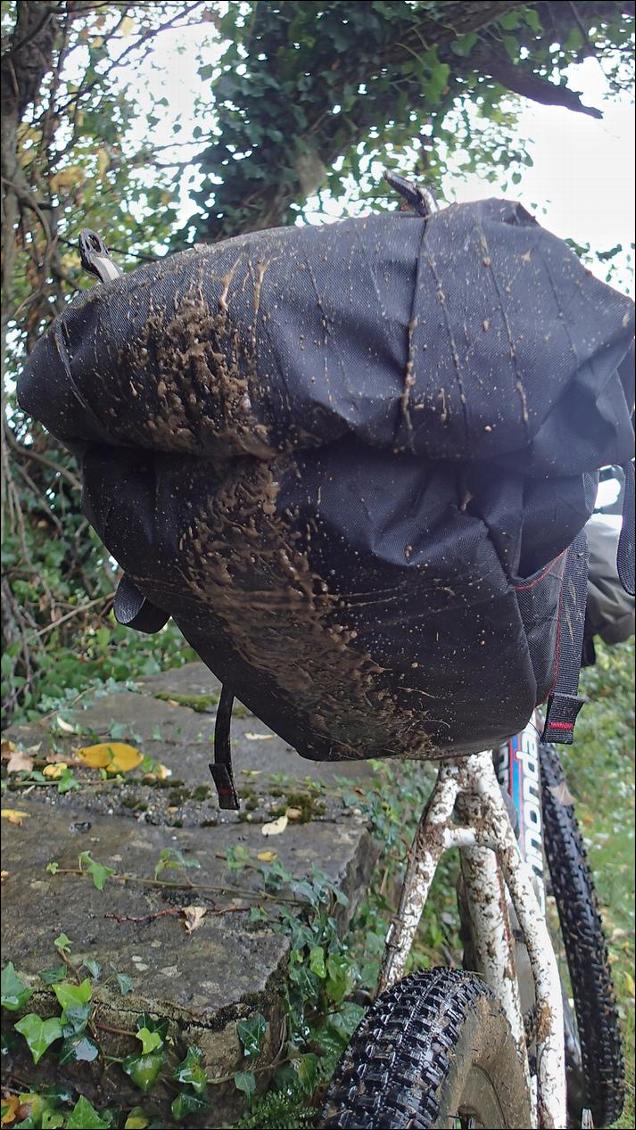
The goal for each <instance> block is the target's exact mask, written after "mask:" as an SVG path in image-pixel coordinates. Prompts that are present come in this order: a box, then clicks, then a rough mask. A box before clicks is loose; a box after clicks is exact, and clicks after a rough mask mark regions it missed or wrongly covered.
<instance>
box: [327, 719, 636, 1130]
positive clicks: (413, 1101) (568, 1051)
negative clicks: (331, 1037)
mask: <svg viewBox="0 0 636 1130" xmlns="http://www.w3.org/2000/svg"><path fill="white" fill-rule="evenodd" d="M539 721H540V720H539V718H538V716H537V715H534V716H533V718H532V719H531V720H530V722H529V723H528V725H527V727H526V728H525V730H524V731H523V732H522V733H521V734H518V735H516V736H515V737H514V738H511V739H510V740H509V741H508V742H507V743H505V744H504V745H503V746H502V747H500V749H499V750H498V751H497V753H496V755H495V756H494V757H493V753H492V751H485V752H482V753H477V754H474V755H471V756H469V757H467V758H464V759H461V760H459V759H458V760H456V761H443V762H442V763H441V764H440V768H439V773H438V777H437V782H436V784H435V787H434V789H433V792H432V795H431V797H430V799H429V801H428V803H427V805H426V807H425V809H424V811H423V813H422V816H421V819H420V822H419V825H418V828H417V831H416V833H415V837H414V840H413V844H412V847H411V850H410V854H409V858H408V863H407V868H406V874H405V877H404V883H403V886H402V891H401V896H400V902H399V908H398V911H397V914H396V915H395V918H394V919H393V922H392V924H391V927H390V929H389V933H388V935H387V939H386V946H385V951H384V957H383V961H382V965H381V969H380V975H379V980H378V987H377V996H376V1000H375V1002H374V1004H373V1005H372V1006H371V1008H370V1009H369V1011H368V1012H367V1013H366V1015H365V1017H364V1018H363V1020H362V1022H361V1024H360V1025H359V1027H358V1029H357V1031H356V1033H355V1034H354V1037H353V1039H352V1041H351V1044H350V1045H349V1048H348V1049H347V1051H346V1053H345V1055H344V1057H343V1059H342V1060H341V1062H340V1064H339V1066H338V1068H337V1069H336V1073H335V1076H334V1079H333V1081H332V1083H331V1085H330V1088H329V1090H328V1093H327V1098H326V1101H325V1105H324V1108H323V1115H322V1121H321V1123H320V1124H321V1125H322V1126H323V1127H369V1128H371V1127H421V1128H424V1127H442V1126H455V1127H489V1128H494V1127H565V1126H566V1125H567V1126H587V1127H590V1126H594V1125H596V1126H603V1125H608V1124H609V1123H610V1122H612V1121H614V1120H615V1119H616V1118H618V1117H619V1115H620V1112H621V1110H622V1105H623V1062H622V1046H621V1037H620V1031H619V1023H618V1016H617V1012H616V1006H615V1001H614V993H613V988H612V981H611V974H610V970H609V965H608V962H607V951H606V946H605V939H604V936H603V932H602V925H601V920H600V916H599V913H598V909H597V906H596V898H595V894H594V886H593V881H592V877H591V874H590V871H589V868H588V866H587V863H586V859H585V850H584V846H583V841H582V837H581V835H580V832H579V830H578V826H577V824H576V818H575V816H574V811H573V808H572V805H571V804H570V803H569V799H570V798H569V796H568V795H567V790H566V788H565V781H564V775H563V770H562V768H561V764H560V761H559V758H558V755H557V754H556V751H555V750H554V749H553V748H551V747H549V746H544V745H541V744H540V742H539V737H538V735H539V733H540V728H539V725H538V723H539ZM504 794H506V795H507V797H508V798H509V804H507V803H506V800H505V799H504ZM511 810H512V812H511ZM511 815H512V817H513V819H514V820H515V822H516V823H517V824H518V830H517V834H515V830H514V828H513V819H511ZM451 848H458V849H459V853H460V865H461V881H460V888H461V889H460V899H459V902H460V913H461V920H462V927H463V934H464V939H465V950H464V959H465V960H464V964H465V966H466V965H467V966H468V968H464V969H463V970H457V969H434V970H430V971H425V972H416V973H411V974H410V975H409V976H407V977H406V978H404V979H402V975H403V973H404V970H405V966H406V963H407V958H408V955H409V951H410V948H411V945H412V942H413V939H414V937H415V933H416V931H417V927H418V924H419V921H420V918H421V915H422V913H423V910H424V907H425V904H426V899H427V896H428V893H429V891H430V888H431V884H432V881H433V878H434V875H435V871H436V869H437V866H438V864H439V862H440V859H441V857H442V855H443V854H444V852H445V851H448V850H449V849H451ZM544 854H545V857H546V859H547V864H548V871H549V877H550V881H551V886H552V893H553V895H554V898H555V901H556V904H557V909H558V912H559V918H560V923H561V933H562V937H563V942H564V947H565V952H566V956H567V960H568V967H569V973H570V980H571V984H572V991H573V995H574V1004H575V1012H576V1022H575V1021H574V1017H573V1015H572V1012H571V1009H570V1006H569V1003H568V1000H567V997H566V995H565V992H564V988H563V984H562V981H561V977H560V974H559V968H558V964H557V958H556V955H555V950H554V945H553V942H552V939H551V937H550V933H549V930H548V925H547V921H546V915H545V902H546V897H545V896H546V883H545V872H544ZM566 1068H567V1070H566Z"/></svg>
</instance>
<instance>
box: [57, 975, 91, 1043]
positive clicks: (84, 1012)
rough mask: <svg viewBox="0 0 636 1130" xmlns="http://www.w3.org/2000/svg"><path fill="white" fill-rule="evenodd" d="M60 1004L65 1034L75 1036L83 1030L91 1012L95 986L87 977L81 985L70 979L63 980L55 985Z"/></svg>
mask: <svg viewBox="0 0 636 1130" xmlns="http://www.w3.org/2000/svg"><path fill="white" fill-rule="evenodd" d="M53 992H54V993H55V995H56V997H57V999H58V1001H59V1003H60V1005H61V1006H62V1009H63V1011H62V1016H61V1018H60V1019H61V1022H62V1026H63V1032H64V1035H65V1036H73V1035H75V1034H79V1033H81V1032H83V1030H84V1028H85V1027H86V1023H87V1021H88V1018H89V1016H90V1014H91V1004H90V1001H91V997H92V994H93V986H92V984H91V982H90V981H89V980H88V978H86V980H84V981H82V983H81V985H72V984H71V983H70V981H62V982H61V983H60V984H57V985H54V986H53Z"/></svg>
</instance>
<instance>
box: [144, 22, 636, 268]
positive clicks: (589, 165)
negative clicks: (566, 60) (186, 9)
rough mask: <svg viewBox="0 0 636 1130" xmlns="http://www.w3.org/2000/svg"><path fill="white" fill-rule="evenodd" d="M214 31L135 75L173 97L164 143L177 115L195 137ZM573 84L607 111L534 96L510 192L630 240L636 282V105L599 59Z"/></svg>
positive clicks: (603, 244)
mask: <svg viewBox="0 0 636 1130" xmlns="http://www.w3.org/2000/svg"><path fill="white" fill-rule="evenodd" d="M208 26H209V25H208ZM206 32H207V28H206V29H205V30H204V29H203V28H201V27H195V28H187V29H182V30H180V31H179V32H178V33H176V34H174V35H173V34H171V35H170V37H164V36H160V37H159V40H158V41H157V44H156V50H154V51H153V55H152V58H153V60H154V63H155V64H157V65H158V69H157V70H154V69H153V70H151V69H150V66H149V65H148V64H146V65H142V67H141V68H139V70H138V72H137V74H136V75H135V81H136V83H138V86H139V96H140V98H141V99H142V101H143V102H144V103H146V104H147V100H148V95H149V93H150V94H151V96H152V97H161V96H162V95H165V96H166V97H167V98H168V100H169V110H168V111H167V112H166V114H165V118H164V120H163V121H162V122H161V123H160V124H159V125H158V126H157V135H158V136H156V137H153V138H152V139H151V140H153V141H156V142H157V143H159V144H166V143H167V142H168V141H170V138H171V123H172V122H174V121H175V120H179V121H180V123H181V125H182V132H181V133H180V134H179V140H180V141H183V140H185V139H186V138H187V137H189V136H190V130H191V128H192V126H193V125H194V124H195V123H194V119H193V114H192V106H193V103H194V100H195V98H196V97H197V95H198V96H201V94H202V93H203V94H204V95H205V96H206V97H208V96H209V94H208V92H209V83H202V82H201V80H200V79H199V77H198V75H197V71H196V68H197V62H196V55H197V54H198V51H199V50H200V47H201V39H202V35H205V34H206ZM217 57H218V46H217V44H216V43H214V42H210V45H209V48H208V49H206V61H212V60H213V59H215V58H217ZM148 62H149V61H148ZM127 77H128V76H127ZM570 85H571V86H573V87H574V88H575V89H577V90H580V91H581V92H582V96H583V102H584V103H586V104H588V105H592V106H597V107H599V108H602V109H603V111H604V117H603V119H602V120H598V119H594V118H591V117H589V116H587V115H584V114H577V113H573V112H572V111H568V110H563V109H560V108H557V107H548V106H539V105H538V104H536V103H530V102H526V103H525V106H524V109H523V111H522V114H521V118H520V123H519V129H520V133H521V135H522V137H525V138H526V139H527V141H528V146H529V149H530V152H531V154H532V157H533V161H534V165H533V167H532V168H530V169H524V170H523V173H522V179H521V182H520V183H519V184H518V185H516V186H514V187H509V188H508V189H507V190H506V193H505V195H506V196H507V197H509V198H514V199H517V200H519V201H521V202H522V203H523V204H524V206H525V207H526V208H528V210H529V211H534V207H533V206H536V207H537V208H538V211H537V213H536V214H537V218H538V219H539V221H540V222H541V223H542V224H544V226H546V227H548V228H549V229H550V230H551V231H553V232H555V233H556V234H557V235H560V236H562V237H563V238H567V237H571V238H573V239H575V240H576V241H577V242H578V243H580V244H587V243H590V244H591V245H592V248H593V249H594V250H596V251H607V250H609V249H610V248H612V247H615V246H616V244H619V243H620V244H623V246H624V247H625V248H626V249H627V251H626V253H624V254H623V256H622V258H621V270H620V273H619V275H618V276H617V277H616V278H615V279H614V280H613V285H615V286H620V287H621V289H626V290H632V288H633V259H631V258H630V257H628V256H631V252H630V251H629V245H630V244H631V243H633V242H634V107H633V104H632V103H631V101H630V99H628V97H627V96H626V95H625V96H622V98H621V100H620V101H618V102H617V101H615V100H614V101H609V100H608V89H607V83H606V80H605V78H604V76H603V73H602V70H601V67H600V66H599V64H598V63H597V62H596V61H595V60H591V59H589V60H587V61H586V62H585V63H583V64H582V65H581V66H579V67H574V68H571V73H570ZM200 145H201V143H200V142H198V143H197V144H196V146H194V147H193V149H192V150H189V149H184V148H183V146H180V147H179V148H178V149H175V151H174V158H172V157H170V156H169V154H166V155H165V159H166V160H168V159H175V160H182V159H183V158H184V157H185V156H188V155H189V154H190V152H192V154H194V153H196V152H197V151H198V150H199V149H200ZM446 188H447V193H448V197H449V198H450V197H453V198H454V199H458V200H471V199H473V200H474V199H476V198H479V197H485V196H491V195H497V194H498V190H497V187H496V185H492V184H488V183H486V182H484V181H483V180H481V179H479V178H477V177H469V178H467V179H466V180H464V181H463V182H459V181H458V180H457V178H452V180H451V179H450V178H449V181H448V183H447V186H446ZM499 193H501V189H499ZM183 200H184V208H183V217H182V218H183V220H185V219H187V218H188V216H189V215H191V212H192V206H191V205H190V204H187V203H186V201H185V194H184V196H183ZM542 213H543V214H542ZM592 269H593V270H595V272H596V273H598V274H600V275H601V277H604V273H605V270H606V268H605V267H604V265H602V264H596V265H592Z"/></svg>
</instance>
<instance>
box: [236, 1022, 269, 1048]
mask: <svg viewBox="0 0 636 1130" xmlns="http://www.w3.org/2000/svg"><path fill="white" fill-rule="evenodd" d="M266 1031H267V1021H266V1019H265V1017H264V1016H262V1015H261V1013H260V1012H255V1013H254V1015H253V1016H250V1017H248V1018H247V1020H239V1022H238V1024H237V1025H236V1032H237V1035H238V1038H239V1040H240V1041H241V1044H242V1046H243V1053H244V1054H245V1055H246V1056H248V1057H253V1056H256V1055H258V1053H259V1051H260V1050H261V1043H262V1041H263V1036H264V1035H265V1033H266Z"/></svg>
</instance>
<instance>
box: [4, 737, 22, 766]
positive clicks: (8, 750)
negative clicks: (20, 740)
mask: <svg viewBox="0 0 636 1130" xmlns="http://www.w3.org/2000/svg"><path fill="white" fill-rule="evenodd" d="M17 748H18V747H17V745H16V744H15V742H11V741H9V739H8V738H3V739H2V741H1V742H0V754H1V755H2V759H3V761H4V759H5V757H11V754H12V753H15V751H16V749H17Z"/></svg>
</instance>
